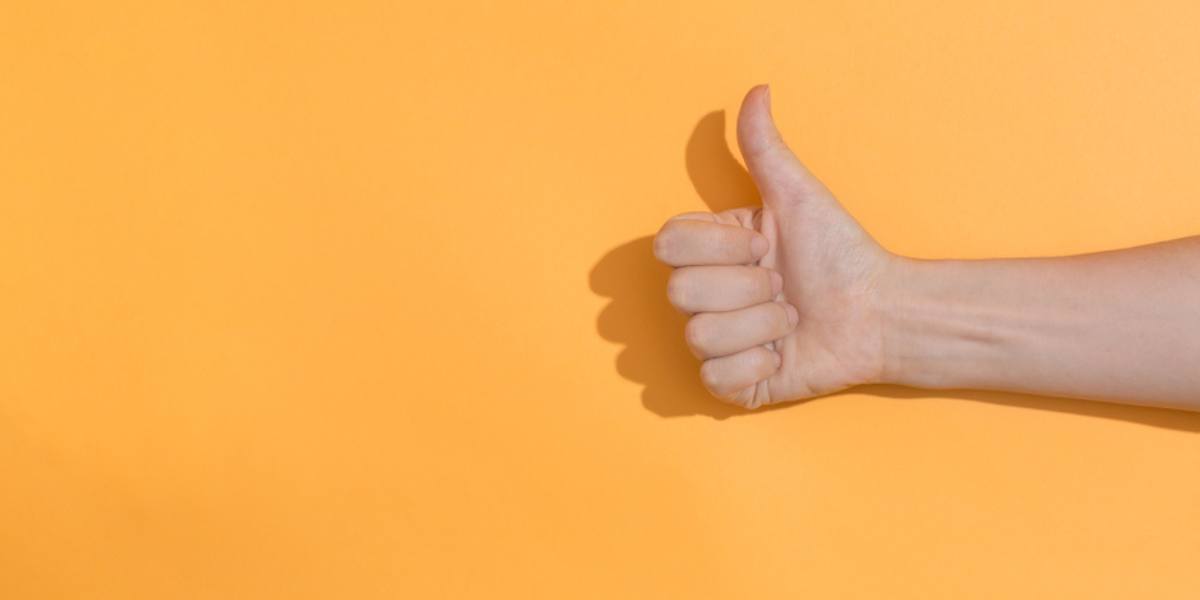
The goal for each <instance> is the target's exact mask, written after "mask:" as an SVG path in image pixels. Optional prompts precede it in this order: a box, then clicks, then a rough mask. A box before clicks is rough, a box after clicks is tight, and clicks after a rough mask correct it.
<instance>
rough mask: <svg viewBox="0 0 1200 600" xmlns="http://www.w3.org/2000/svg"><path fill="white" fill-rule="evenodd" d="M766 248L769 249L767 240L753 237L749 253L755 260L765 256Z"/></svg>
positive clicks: (757, 236) (759, 236)
mask: <svg viewBox="0 0 1200 600" xmlns="http://www.w3.org/2000/svg"><path fill="white" fill-rule="evenodd" d="M768 247H770V244H768V243H767V238H765V237H763V236H762V235H755V236H754V239H753V240H751V241H750V253H751V254H753V255H754V258H755V259H759V258H762V257H763V256H765V255H766V254H767V248H768Z"/></svg>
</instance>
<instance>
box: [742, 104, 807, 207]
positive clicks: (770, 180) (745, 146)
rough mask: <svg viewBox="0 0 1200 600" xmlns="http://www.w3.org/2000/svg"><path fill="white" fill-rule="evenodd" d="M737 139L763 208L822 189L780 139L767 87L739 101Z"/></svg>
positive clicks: (781, 138)
mask: <svg viewBox="0 0 1200 600" xmlns="http://www.w3.org/2000/svg"><path fill="white" fill-rule="evenodd" d="M737 138H738V147H740V148H741V150H742V158H743V159H745V161H746V168H747V169H749V170H750V176H751V177H752V178H754V183H755V184H756V185H757V186H758V193H759V194H760V195H761V196H762V198H763V204H766V205H771V204H773V203H779V202H786V201H788V200H789V199H794V198H798V197H802V196H804V195H806V194H811V193H814V192H817V191H818V190H823V189H824V186H823V185H821V182H820V181H818V180H817V178H816V177H814V176H813V175H812V173H809V171H808V169H807V168H805V166H804V164H803V163H801V162H800V160H799V159H798V158H796V155H795V154H792V151H791V150H790V149H788V147H787V144H785V143H784V141H783V137H782V136H780V135H779V130H778V129H776V127H775V120H774V118H772V117H771V90H770V88H768V87H767V86H766V85H757V86H754V87H753V88H751V89H750V91H749V92H748V93H746V98H745V99H744V100H742V109H741V111H740V112H739V113H738V125H737Z"/></svg>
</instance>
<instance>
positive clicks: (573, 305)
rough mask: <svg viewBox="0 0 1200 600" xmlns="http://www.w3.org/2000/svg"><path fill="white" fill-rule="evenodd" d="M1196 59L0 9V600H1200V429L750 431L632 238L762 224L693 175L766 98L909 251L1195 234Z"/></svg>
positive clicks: (931, 7)
mask: <svg viewBox="0 0 1200 600" xmlns="http://www.w3.org/2000/svg"><path fill="white" fill-rule="evenodd" d="M101 4H102V6H98V5H101ZM963 4H970V6H969V7H968V6H963ZM1198 22H1200V8H1198V5H1197V4H1196V3H1194V2H1183V1H1177V2H1154V3H1143V4H1138V5H1137V6H1136V7H1133V5H1131V4H1130V3H1128V2H1055V3H1047V2H1042V1H1035V0H1021V1H1017V2H1014V1H1011V0H1008V1H1004V2H1000V1H997V2H973V3H953V2H934V1H928V0H925V1H917V2H902V3H896V2H882V1H880V2H836V1H832V0H823V1H820V2H794V1H758V2H689V3H679V4H663V3H653V2H650V3H647V2H615V1H604V2H562V1H556V2H550V1H536V2H520V3H492V2H482V1H480V2H473V3H459V2H455V3H440V2H439V3H435V2H429V3H416V2H411V3H408V2H401V3H384V2H373V3H367V2H326V3H311V2H307V3H306V2H283V1H280V2H249V3H248V2H244V1H237V2H233V1H228V2H200V3H195V2H193V3H182V2H180V3H165V2H145V3H137V4H123V5H122V4H120V3H67V2H46V1H40V2H5V3H4V4H3V5H0V325H2V332H3V333H2V335H3V340H4V341H3V343H2V344H0V353H2V354H0V597H3V598H13V599H17V598H122V599H128V598H155V599H160V598H222V599H224V598H356V599H368V598H402V597H407V598H436V597H478V598H494V597H519V598H569V597H580V598H619V597H647V598H659V597H679V598H706V597H714V598H715V597H725V598H734V597H740V598H798V597H805V598H922V599H927V598H1030V597H1053V598H1063V597H1075V598H1130V597H1153V598H1195V597H1196V594H1197V590H1200V569H1198V568H1197V564H1200V415H1191V414H1185V413H1181V412H1171V411H1164V410H1155V409H1143V408H1125V407H1117V406H1109V405H1101V404H1092V403H1087V402H1081V401H1071V400H1061V399H1046V398H1034V397H1026V396H1014V395H1005V394H996V393H976V392H962V393H959V392H952V393H926V392H922V391H917V390H905V389H900V388H893V387H882V386H879V387H873V388H866V389H860V390H856V391H854V392H853V393H844V394H839V395H836V396H833V397H827V398H823V399H818V400H815V401H811V402H808V403H805V404H801V405H795V406H790V407H787V408H783V409H775V410H769V411H765V412H760V413H751V414H744V413H741V412H739V411H738V410H735V409H731V408H726V407H724V406H722V405H720V404H718V403H716V402H715V401H712V400H709V399H707V398H706V397H705V395H704V394H703V392H702V391H701V389H700V388H699V385H698V383H697V382H696V377H695V372H696V366H697V365H696V363H695V361H694V360H692V359H691V358H690V357H689V355H688V354H687V352H686V350H685V349H684V346H683V343H682V341H681V339H680V335H679V332H680V329H681V318H680V317H678V316H676V315H675V314H674V313H673V311H672V310H671V309H670V308H669V307H668V306H667V305H666V302H665V298H664V292H663V282H664V279H665V276H666V274H665V272H664V270H663V269H661V268H659V267H657V266H655V265H654V264H652V262H651V258H650V254H649V242H648V240H649V237H648V236H649V235H651V234H652V233H653V232H654V231H655V230H656V229H657V228H658V225H659V223H660V222H661V221H662V220H663V219H665V218H666V217H667V216H669V215H671V214H674V213H678V212H683V211H687V210H695V209H704V208H705V207H706V206H707V207H712V208H727V207H731V206H735V205H739V204H744V203H750V202H753V201H754V191H753V187H752V186H751V185H750V183H749V182H748V180H747V179H746V177H745V175H744V173H743V172H742V171H741V167H740V166H739V164H738V162H737V159H736V158H735V156H736V153H731V152H730V150H729V146H728V144H727V140H731V139H732V137H731V133H732V131H731V125H732V119H731V117H732V114H733V111H735V110H736V107H737V104H738V102H739V100H740V99H741V96H742V94H743V92H744V91H745V90H746V89H747V88H748V87H749V86H750V85H752V84H754V83H757V82H763V81H767V82H771V83H772V86H773V88H772V89H773V97H774V99H775V112H776V115H777V117H778V119H779V122H780V126H781V128H782V129H783V131H784V133H785V135H786V136H787V137H788V138H789V140H790V142H791V144H792V146H793V147H794V148H795V149H796V151H797V152H798V154H799V155H800V156H801V157H802V158H803V159H804V160H806V161H807V162H808V163H809V165H810V166H811V168H812V169H813V170H814V171H815V172H817V173H818V174H819V175H820V176H821V177H822V178H823V179H824V180H825V181H826V182H827V183H828V184H829V185H830V187H831V188H832V189H833V190H834V191H835V193H837V194H838V195H839V196H840V197H841V198H842V200H843V201H844V203H845V204H846V206H847V208H848V209H849V210H850V211H851V212H852V213H853V214H855V215H856V216H857V217H858V218H859V219H860V220H861V221H862V222H863V224H864V225H865V226H866V227H867V228H868V229H869V230H870V231H872V232H873V233H874V234H875V235H876V236H878V238H879V239H880V240H881V241H882V242H883V243H884V244H885V245H887V246H888V247H890V248H891V249H893V250H895V251H898V252H901V253H904V254H910V255H915V256H923V257H949V256H954V257H982V256H999V255H1038V254H1060V253H1074V252H1082V251H1089V250H1097V249H1102V248H1109V247H1115V246H1123V245H1131V244H1137V243H1143V242H1150V241H1154V240H1160V239H1165V238H1171V237H1179V236H1184V235H1188V234H1195V233H1197V232H1200V227H1198V224H1200V174H1198V172H1197V171H1198V170H1197V167H1196V165H1197V160H1198V157H1200V37H1198V36H1197V35H1196V24H1197V23H1198Z"/></svg>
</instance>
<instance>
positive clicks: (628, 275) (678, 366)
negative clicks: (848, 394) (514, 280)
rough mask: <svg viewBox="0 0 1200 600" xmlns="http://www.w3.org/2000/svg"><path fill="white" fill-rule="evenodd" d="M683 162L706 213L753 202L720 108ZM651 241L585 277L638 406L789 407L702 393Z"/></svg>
mask: <svg viewBox="0 0 1200 600" xmlns="http://www.w3.org/2000/svg"><path fill="white" fill-rule="evenodd" d="M684 165H685V166H686V168H687V173H688V177H689V178H691V181H692V185H693V186H694V187H695V188H696V193H698V194H699V195H700V198H701V199H702V200H703V201H704V203H705V204H706V205H707V206H708V209H709V210H710V211H713V212H719V211H722V210H728V209H731V208H737V207H739V206H747V205H753V204H757V203H758V201H759V200H758V191H757V189H756V188H755V186H754V182H753V180H751V179H750V175H749V174H748V173H747V172H746V170H745V168H743V167H742V165H741V163H739V162H738V161H737V159H736V158H734V156H733V153H732V152H731V151H730V149H729V145H728V144H727V143H726V142H725V113H724V111H714V112H711V113H708V114H707V115H705V116H704V117H703V118H701V119H700V121H699V122H698V123H696V127H695V128H694V129H693V131H692V135H691V137H690V138H688V142H687V146H686V149H685V151H684ZM666 216H669V215H664V218H665V217H666ZM652 240H653V237H652V236H644V237H640V238H637V239H635V240H633V241H630V242H626V243H624V244H622V245H620V246H618V247H616V248H615V249H613V250H611V251H610V252H608V253H607V254H605V255H604V257H603V258H602V259H600V262H599V263H597V264H596V266H595V267H593V269H592V272H591V275H590V278H589V282H590V285H591V288H592V291H593V292H595V293H597V294H599V295H601V296H605V297H609V298H612V302H611V303H610V304H609V305H608V306H606V307H605V308H604V310H603V311H602V312H601V313H600V316H599V318H598V319H597V322H596V327H597V329H598V330H599V332H600V335H601V337H603V338H604V339H606V340H611V341H614V342H620V343H622V344H625V349H624V350H622V351H621V353H620V355H619V356H618V357H617V372H618V373H620V374H621V375H622V376H623V377H625V378H626V379H629V380H630V381H634V382H637V383H640V384H643V385H644V386H645V389H644V390H643V391H642V403H643V405H645V407H646V408H647V409H648V410H650V411H651V412H653V413H655V414H657V415H659V416H662V417H680V416H688V415H706V416H709V417H712V418H715V419H725V418H728V417H731V416H737V415H750V414H756V413H761V412H764V410H775V409H778V408H783V407H787V406H794V404H786V403H785V404H780V405H775V406H770V407H766V408H763V409H758V410H757V411H747V410H743V409H741V408H738V407H736V406H732V405H729V404H725V403H722V402H720V401H718V400H716V399H714V398H712V397H711V396H710V395H709V394H708V392H707V391H706V390H705V389H704V387H703V386H702V385H701V384H700V378H699V374H698V371H699V361H698V360H697V359H696V358H695V357H693V356H692V355H691V353H689V352H688V350H687V347H686V346H685V345H684V342H683V326H684V323H685V322H686V320H687V319H686V317H685V316H683V315H681V314H679V313H678V312H677V311H676V310H675V309H674V308H672V307H671V306H670V305H669V304H668V303H667V299H666V289H667V276H668V275H669V274H670V269H669V268H667V267H665V266H663V265H661V264H659V263H658V261H656V260H654V254H653V251H652V249H651V244H652ZM850 391H852V392H853V393H859V394H871V395H875V396H882V397H888V398H897V399H916V398H927V397H942V398H944V397H951V398H956V399H962V400H968V401H976V402H990V403H994V404H1003V405H1007V406H1019V407H1022V408H1030V409H1037V410H1051V411H1058V412H1068V413H1075V414H1079V415H1087V416H1091V417H1100V418H1106V419H1118V420H1124V421H1130V422H1135V423H1141V424H1144V425H1150V426H1154V427H1162V428H1167V429H1176V430H1180V431H1189V432H1200V413H1190V412H1185V411H1178V410H1164V409H1159V408H1147V407H1137V406H1125V405H1118V404H1106V403H1103V402H1091V401H1086V400H1073V399H1068V398H1053V397H1040V396H1027V395H1020V394H1011V393H1002V392H987V391H975V390H938V391H932V392H927V391H923V390H918V389H913V388H904V387H899V386H890V385H870V386H861V387H857V388H853V389H852V390H850Z"/></svg>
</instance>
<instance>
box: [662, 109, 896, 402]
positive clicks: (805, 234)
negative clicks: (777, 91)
mask: <svg viewBox="0 0 1200 600" xmlns="http://www.w3.org/2000/svg"><path fill="white" fill-rule="evenodd" d="M738 143H739V146H740V147H741V149H742V154H743V157H744V158H745V160H746V164H747V167H748V168H749V170H750V173H751V176H752V177H753V178H754V180H755V183H756V184H757V186H758V188H759V192H760V194H761V196H762V199H763V206H762V207H761V208H740V209H734V210H731V211H724V212H722V213H718V214H716V215H707V214H701V213H689V214H687V215H681V216H680V217H676V218H674V219H672V220H671V221H668V223H667V225H665V226H664V227H663V230H662V231H661V232H660V233H659V236H658V237H657V238H656V246H655V248H656V254H658V256H659V258H660V259H662V260H664V262H667V263H668V264H671V265H672V266H676V267H678V268H677V270H676V273H675V274H673V276H672V289H670V290H669V294H668V295H669V296H670V297H671V300H672V302H673V303H674V304H676V306H678V307H679V308H681V309H682V310H684V311H686V312H692V313H695V315H694V316H693V317H692V320H691V321H690V322H689V326H688V332H689V333H688V342H689V344H690V345H691V346H692V349H693V351H694V352H695V353H696V354H697V355H699V356H700V358H702V359H704V360H705V362H704V364H703V366H702V367H701V375H702V379H703V380H704V383H705V385H706V387H708V388H709V390H710V391H711V392H712V393H713V394H714V395H716V396H717V397H720V398H722V399H725V400H728V401H731V402H734V403H737V404H740V405H743V406H746V407H749V408H754V407H757V406H761V405H764V404H773V403H777V402H784V401H788V400H796V399H803V398H809V397H813V396H818V395H822V394H827V393H831V392H834V391H837V390H841V389H844V388H846V387H850V386H852V385H856V384H861V383H868V382H871V381H873V380H875V379H877V378H878V377H879V375H880V371H881V369H882V358H881V357H882V339H881V331H882V330H881V325H880V317H879V315H880V311H881V307H880V300H881V297H880V293H879V285H880V280H881V278H882V277H883V276H884V275H885V274H886V272H887V270H888V267H889V265H890V264H891V263H892V262H893V260H894V257H893V255H891V254H890V253H888V252H887V251H886V250H884V249H883V248H882V247H881V246H879V244H877V243H876V242H875V241H874V240H873V239H872V238H871V237H870V236H869V235H868V234H867V233H866V232H865V231H864V230H863V229H862V227H860V226H859V224H858V223H857V222H856V221H855V220H854V219H853V217H851V216H850V215H849V214H848V213H847V212H846V211H845V210H844V209H843V208H842V207H841V205H840V204H839V203H838V201H837V200H836V199H835V198H834V197H833V195H832V194H831V193H830V192H829V191H828V190H827V189H826V188H825V186H824V185H823V184H821V182H820V181H818V180H817V179H816V178H815V177H814V176H813V175H811V174H810V173H809V172H808V170H807V169H806V168H805V167H804V166H803V165H802V164H801V163H800V161H799V160H797V159H796V157H795V156H794V155H793V154H792V153H791V151H790V150H788V148H787V147H786V145H785V144H784V143H783V141H782V139H781V138H780V136H779V134H778V132H777V130H776V129H775V126H774V123H773V122H772V119H771V116H770V109H769V96H768V91H767V90H766V88H765V87H761V86H760V87H756V88H754V89H752V90H751V91H750V92H749V94H747V96H746V99H745V101H744V103H743V105H742V110H741V113H740V114H739V118H738ZM706 221H707V222H706ZM733 228H737V229H740V230H741V233H739V232H738V231H735V230H734V229H733ZM755 232H757V234H759V235H761V236H762V238H763V239H765V241H766V244H765V246H766V249H765V252H755V251H754V246H753V245H752V241H753V239H754V238H755V237H758V236H757V235H756V233H755ZM759 244H760V247H759V249H761V246H762V245H763V244H762V242H759ZM723 249H724V250H723ZM772 272H773V273H778V274H779V275H781V276H782V285H779V283H780V282H779V279H780V278H778V277H774V276H773V275H762V274H763V273H767V274H769V273H772ZM771 278H774V279H775V286H774V288H771V287H769V286H768V284H765V283H764V284H759V283H757V282H759V281H769V280H770V279H771ZM747 282H750V283H747ZM748 286H756V287H755V289H754V293H748V292H747V290H749V289H751V288H750V287H748ZM779 306H782V307H783V309H779V308H777V307H779ZM788 306H790V307H793V308H794V310H792V309H791V308H787V307H788ZM781 315H782V316H781ZM764 323H765V324H764ZM747 332H751V333H747ZM722 342H724V343H722Z"/></svg>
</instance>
